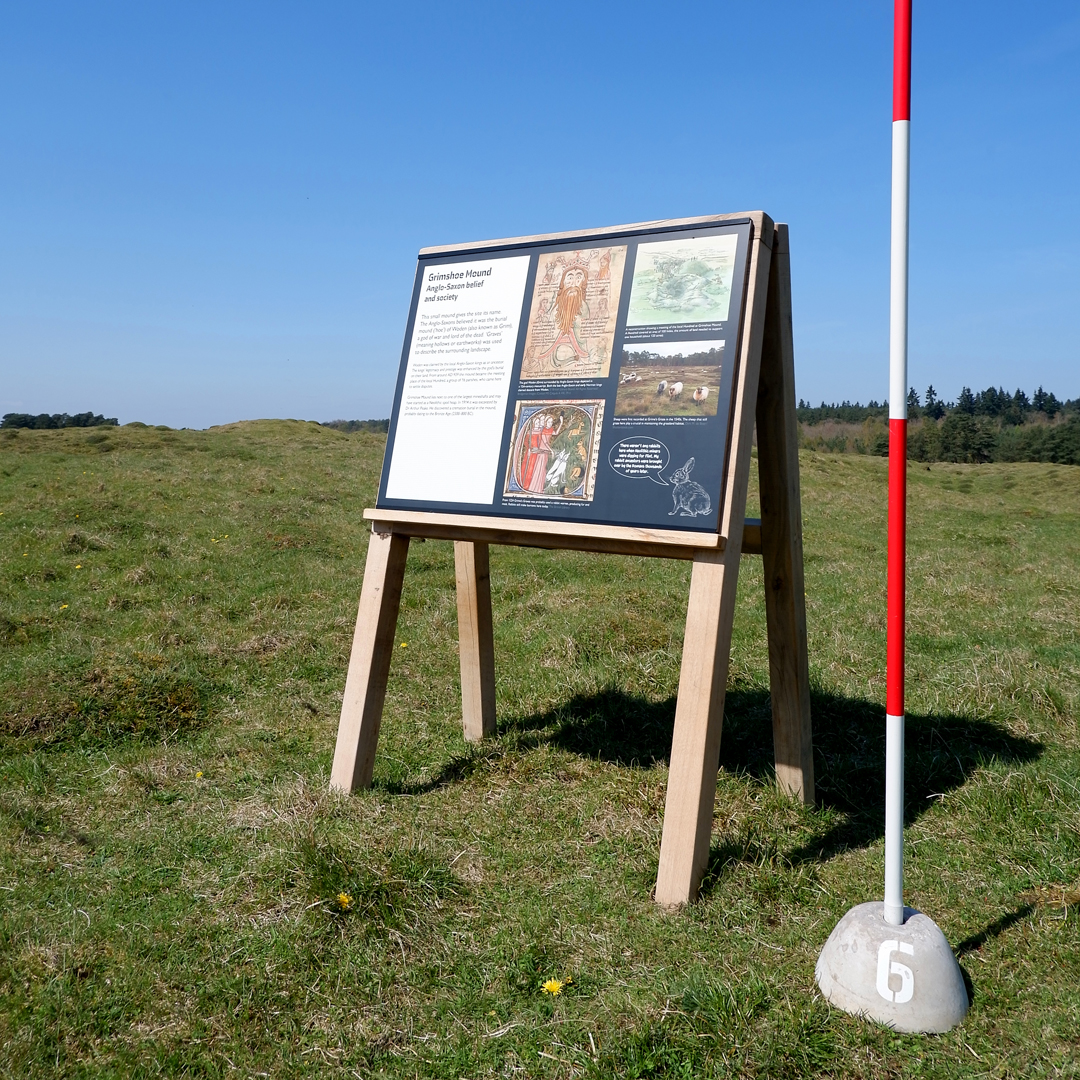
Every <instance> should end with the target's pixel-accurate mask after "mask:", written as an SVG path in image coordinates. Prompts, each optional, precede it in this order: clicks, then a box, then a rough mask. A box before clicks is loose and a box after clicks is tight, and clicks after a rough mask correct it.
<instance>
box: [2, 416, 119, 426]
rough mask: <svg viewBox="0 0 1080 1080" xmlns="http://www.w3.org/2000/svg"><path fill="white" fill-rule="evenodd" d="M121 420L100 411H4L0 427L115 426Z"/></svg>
mask: <svg viewBox="0 0 1080 1080" xmlns="http://www.w3.org/2000/svg"><path fill="white" fill-rule="evenodd" d="M119 423H120V421H119V420H118V419H117V418H116V417H115V416H102V415H101V414H100V413H91V412H81V413H75V415H74V416H72V415H70V414H69V413H66V412H65V413H37V414H36V415H34V414H33V413H18V412H9V413H4V417H3V419H2V420H0V428H38V429H46V430H48V429H53V428H69V427H115V426H117V425H118V424H119Z"/></svg>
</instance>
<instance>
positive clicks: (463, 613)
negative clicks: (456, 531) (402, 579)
mask: <svg viewBox="0 0 1080 1080" xmlns="http://www.w3.org/2000/svg"><path fill="white" fill-rule="evenodd" d="M454 568H455V570H456V571H457V610H458V650H459V654H460V660H461V718H462V724H463V726H464V729H465V738H466V739H467V740H468V741H469V742H479V741H480V740H481V739H482V738H484V736H485V735H491V734H492V733H493V732H494V731H495V643H494V640H493V638H492V632H491V578H490V574H489V569H488V546H487V544H482V543H474V542H473V541H470V540H455V541H454Z"/></svg>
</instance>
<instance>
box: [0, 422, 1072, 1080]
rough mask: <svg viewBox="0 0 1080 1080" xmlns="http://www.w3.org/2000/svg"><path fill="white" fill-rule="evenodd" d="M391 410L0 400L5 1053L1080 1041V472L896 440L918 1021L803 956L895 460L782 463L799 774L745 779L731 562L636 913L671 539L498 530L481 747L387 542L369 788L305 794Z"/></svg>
mask: <svg viewBox="0 0 1080 1080" xmlns="http://www.w3.org/2000/svg"><path fill="white" fill-rule="evenodd" d="M382 445H383V442H382V438H381V437H380V436H378V435H373V434H369V433H357V434H342V433H340V432H336V431H331V430H328V429H323V428H319V427H317V426H316V425H308V424H300V423H293V422H284V421H275V422H260V423H254V424H241V425H233V426H230V427H227V428H219V429H214V430H211V431H208V432H188V431H167V430H158V429H145V428H136V427H133V426H130V425H129V426H127V427H124V428H120V429H112V430H110V431H109V432H106V433H101V432H93V433H91V434H89V435H87V433H86V432H84V431H79V430H71V431H68V430H64V431H43V432H36V431H23V432H19V433H18V434H17V435H15V436H14V437H10V438H8V437H7V436H6V434H5V435H0V511H2V516H0V537H2V538H3V544H2V545H0V995H2V1005H0V1075H4V1076H19V1077H52V1076H57V1075H61V1076H74V1077H90V1076H94V1077H97V1076H124V1077H129V1076H130V1077H159V1076H176V1077H180V1076H183V1077H219V1076H220V1077H225V1076H232V1075H241V1076H256V1075H269V1076H273V1077H306V1076H311V1077H315V1076H319V1077H323V1076H343V1077H344V1076H361V1077H368V1076H373V1077H377V1076H386V1077H414V1076H416V1077H482V1076H502V1075H522V1076H537V1077H569V1076H589V1077H607V1076H620V1077H690V1076H694V1077H699V1076H754V1077H801V1076H837V1077H839V1076H843V1077H878V1076H905V1077H906V1076H920V1077H921V1076H930V1077H952V1076H982V1075H986V1076H1009V1077H1034V1076H1075V1075H1077V1074H1078V1070H1080V1067H1078V1064H1077V1056H1078V1055H1077V1051H1078V1045H1080V1037H1078V1035H1077V1032H1078V1031H1080V989H1078V986H1080V918H1078V916H1077V904H1078V903H1080V810H1078V807H1080V745H1078V744H1080V737H1078V735H1080V733H1078V728H1077V711H1078V700H1080V643H1078V636H1077V627H1078V625H1080V578H1078V573H1077V571H1078V569H1080V528H1078V526H1080V469H1077V468H1070V467H1066V466H1049V465H984V466H977V467H973V466H960V465H949V466H937V465H935V466H933V467H932V468H931V469H927V468H926V467H925V466H917V467H913V468H912V470H911V473H910V486H911V558H910V567H911V569H910V593H911V595H910V615H909V626H910V639H909V665H910V667H909V671H910V680H909V700H908V708H909V725H908V788H907V817H908V829H907V840H908V846H907V858H908V864H907V881H908V899H909V902H911V903H913V904H914V905H915V906H918V907H921V908H923V909H924V910H926V911H928V912H929V913H930V914H931V915H933V917H934V918H935V919H936V920H937V921H938V923H939V925H941V926H942V928H943V929H944V931H945V933H946V934H947V935H948V937H949V939H950V941H952V942H953V943H954V945H955V946H956V949H957V952H958V955H959V956H960V960H961V964H962V966H963V968H964V970H965V972H966V973H967V975H968V977H969V978H970V982H971V987H972V990H973V995H974V997H973V1004H972V1009H971V1012H970V1014H969V1016H968V1019H967V1020H966V1021H965V1022H964V1024H963V1025H962V1026H961V1027H960V1028H958V1029H957V1030H955V1031H953V1032H951V1033H949V1034H948V1035H944V1036H940V1037H925V1038H920V1037H911V1036H899V1035H897V1034H895V1033H893V1032H891V1031H888V1030H886V1029H883V1028H879V1027H876V1026H874V1025H871V1024H867V1023H864V1022H862V1021H859V1020H857V1019H854V1018H851V1017H847V1016H845V1015H842V1014H839V1013H836V1012H835V1011H832V1010H830V1009H829V1008H828V1007H827V1006H826V1005H825V1004H824V1003H823V1002H822V1001H821V1000H820V998H819V997H818V996H817V994H816V993H815V989H814V983H813V966H814V960H815V958H816V955H817V951H818V950H819V948H820V946H821V944H822V943H823V942H824V940H825V938H826V936H827V935H828V933H829V931H830V930H831V929H832V927H833V926H834V925H835V923H836V921H837V920H838V919H839V918H840V916H841V915H842V914H843V913H844V911H846V910H847V908H848V907H850V906H851V905H852V904H854V903H857V902H860V901H863V900H867V899H873V898H875V897H876V896H877V895H878V893H879V889H880V883H881V875H882V818H881V802H882V786H883V778H882V754H883V723H882V718H883V709H882V703H883V662H882V656H883V646H884V619H883V611H884V597H883V588H884V555H885V552H884V537H885V516H884V483H885V468H886V463H885V462H884V461H883V460H880V459H873V458H866V457H851V456H840V455H837V456H833V455H827V454H814V453H805V452H804V454H803V458H802V468H803V490H804V512H805V533H806V542H805V548H806V559H807V602H808V621H809V633H810V657H811V669H812V676H813V683H814V723H815V738H816V768H817V775H818V792H819V804H818V806H817V807H815V808H813V809H804V808H802V807H800V806H798V805H796V804H794V803H793V802H791V801H789V800H787V799H785V798H783V797H781V796H780V795H779V794H778V793H777V792H776V790H775V789H774V787H773V786H772V783H771V769H770V760H771V746H770V739H771V736H770V722H769V707H768V677H767V666H766V652H765V631H764V603H763V599H762V580H761V566H760V562H759V561H758V560H756V559H753V558H747V559H746V560H744V566H743V572H742V579H741V582H740V601H739V608H738V614H737V622H736V635H735V641H734V646H733V662H732V667H731V683H730V688H729V689H730V692H729V696H728V703H727V715H726V722H725V724H726V726H725V733H724V744H723V750H722V769H721V773H720V776H719V780H718V791H717V801H716V811H715V834H714V842H713V851H712V858H711V863H710V868H709V873H708V876H707V879H706V882H705V887H704V890H703V897H702V900H701V902H700V903H699V904H697V905H695V906H694V907H692V908H690V909H688V910H686V911H684V912H682V913H680V914H676V915H665V914H663V913H661V912H660V911H659V910H658V909H657V908H656V906H655V905H654V904H653V903H652V902H651V900H650V899H649V891H650V889H651V887H652V884H653V881H654V876H655V869H656V857H657V852H658V849H659V840H660V828H661V821H662V811H663V799H664V788H665V781H666V773H667V753H668V748H669V745H670V738H671V726H672V718H673V715H674V696H675V691H676V687H677V679H678V667H679V656H680V649H681V635H682V625H683V617H684V614H685V603H686V594H687V586H688V578H689V575H688V568H687V567H686V566H684V565H682V564H678V563H666V562H661V561H647V560H635V559H623V558H615V557H604V556H589V555H574V554H567V553H545V552H536V551H518V550H509V549H497V550H495V551H493V554H492V587H493V600H494V611H495V620H496V646H497V661H498V674H497V677H498V693H499V727H498V732H497V735H496V736H495V737H494V738H493V739H491V740H490V741H488V742H487V743H485V744H484V745H482V746H479V747H470V746H467V745H466V744H465V743H464V741H463V740H462V737H461V731H460V705H459V700H458V693H459V690H458V675H457V656H456V651H455V635H456V615H455V601H454V593H453V555H452V551H451V549H450V546H449V545H448V544H444V543H436V542H428V543H424V544H415V545H414V547H413V549H412V551H411V553H410V556H409V568H408V572H407V575H406V585H405V593H404V598H403V604H402V614H401V621H400V625H399V630H398V645H397V648H396V650H395V657H394V664H393V666H392V670H391V680H390V690H389V694H388V699H387V707H386V714H385V719H384V725H383V734H382V740H381V743H380V748H379V755H378V759H377V762H376V769H375V784H374V786H373V788H372V789H371V790H370V791H367V792H363V793H360V794H358V795H356V796H353V797H350V798H343V797H337V796H331V795H330V794H329V793H328V791H327V780H328V770H329V763H330V760H331V755H332V750H333V742H334V736H335V731H336V720H337V710H338V707H339V703H340V698H341V690H342V687H343V683H344V675H345V666H346V662H347V656H348V648H349V642H350V638H351V632H352V625H353V620H354V618H355V605H356V599H357V596H358V594H359V587H360V576H361V572H362V568H363V561H364V553H365V544H366V529H365V527H364V525H363V523H362V520H361V516H360V515H361V510H362V508H363V507H364V506H365V505H370V503H371V501H372V500H373V498H374V491H375V484H376V479H377V473H378V469H379V464H380V460H381V453H382ZM751 512H752V510H751ZM552 977H554V978H557V979H560V980H562V981H564V982H565V986H564V989H563V991H562V992H561V993H560V994H559V995H558V996H557V997H552V996H550V995H549V994H545V993H543V992H542V991H541V989H540V987H541V984H542V983H543V982H544V981H545V980H547V979H549V978H552Z"/></svg>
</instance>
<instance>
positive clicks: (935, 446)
mask: <svg viewBox="0 0 1080 1080" xmlns="http://www.w3.org/2000/svg"><path fill="white" fill-rule="evenodd" d="M797 414H798V418H799V421H800V424H801V429H802V443H803V445H804V446H808V447H811V448H814V449H822V450H834V451H854V452H856V453H869V454H881V455H884V454H887V453H888V451H889V437H888V432H887V431H886V430H885V426H884V422H885V421H886V420H887V419H888V415H889V406H888V402H880V403H879V402H877V401H873V400H871V401H869V402H868V403H867V404H866V405H860V404H859V403H858V402H854V403H853V402H850V401H843V402H841V403H840V404H838V405H837V404H831V405H829V404H826V403H825V402H824V401H823V402H822V403H821V404H820V405H819V406H813V405H811V404H810V403H809V402H808V401H803V400H802V399H800V400H799V404H798V408H797ZM908 419H909V420H910V421H911V423H909V425H908V456H909V457H910V458H912V459H914V460H915V461H963V462H971V463H978V462H986V461H1048V462H1056V463H1058V464H1065V465H1080V398H1076V399H1073V400H1068V399H1066V400H1061V399H1059V398H1058V397H1057V396H1056V395H1054V394H1053V393H1048V392H1047V391H1046V390H1044V389H1043V388H1042V387H1041V386H1040V387H1039V388H1038V390H1036V391H1035V393H1034V394H1032V395H1031V397H1028V395H1027V394H1026V393H1025V392H1024V391H1023V390H1019V389H1018V390H1016V391H1015V393H1012V394H1010V393H1009V392H1008V391H1006V390H1005V389H1004V388H1002V387H998V388H995V387H992V386H991V387H988V388H987V389H986V390H980V391H978V392H973V391H972V390H971V388H970V387H967V386H965V387H964V388H963V389H962V390H961V391H960V394H959V396H958V397H957V399H956V400H955V401H943V400H942V399H941V398H940V397H939V396H938V394H937V393H936V392H935V390H934V388H933V386H930V387H928V388H927V390H926V393H925V394H924V395H922V396H921V397H920V395H919V394H918V392H917V391H916V390H914V389H912V390H910V391H909V392H908ZM826 421H833V422H839V423H842V424H852V425H854V424H862V425H863V431H862V432H861V433H859V434H858V435H853V434H851V433H843V432H837V433H835V434H833V435H830V436H825V435H824V434H821V435H815V433H814V432H813V427H814V426H815V425H818V424H823V423H825V422H826Z"/></svg>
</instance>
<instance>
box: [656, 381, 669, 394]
mask: <svg viewBox="0 0 1080 1080" xmlns="http://www.w3.org/2000/svg"><path fill="white" fill-rule="evenodd" d="M666 389H667V379H661V380H660V385H659V386H658V387H657V388H656V392H657V394H662V393H663V392H664V391H665V390H666Z"/></svg>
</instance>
